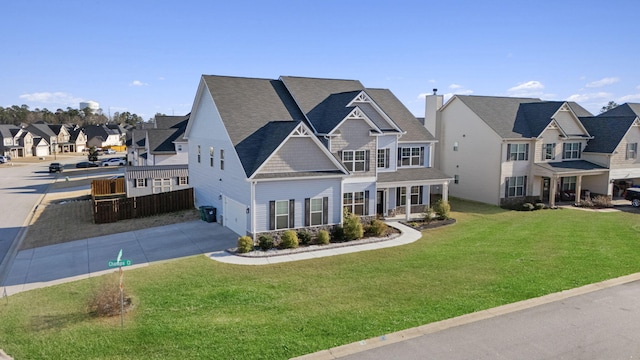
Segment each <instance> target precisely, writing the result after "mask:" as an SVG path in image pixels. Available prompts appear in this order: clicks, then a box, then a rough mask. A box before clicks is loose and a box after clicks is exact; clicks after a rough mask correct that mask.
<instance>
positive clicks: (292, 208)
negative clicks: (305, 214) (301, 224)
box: [289, 199, 296, 228]
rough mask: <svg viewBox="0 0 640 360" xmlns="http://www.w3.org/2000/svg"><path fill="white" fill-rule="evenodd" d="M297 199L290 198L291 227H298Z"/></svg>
mask: <svg viewBox="0 0 640 360" xmlns="http://www.w3.org/2000/svg"><path fill="white" fill-rule="evenodd" d="M295 214H296V201H295V200H294V199H291V200H289V227H290V228H294V227H296V218H295Z"/></svg>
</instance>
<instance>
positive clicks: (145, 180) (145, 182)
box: [144, 179, 149, 187]
mask: <svg viewBox="0 0 640 360" xmlns="http://www.w3.org/2000/svg"><path fill="white" fill-rule="evenodd" d="M148 180H149V179H144V187H147V186H149V183H148Z"/></svg>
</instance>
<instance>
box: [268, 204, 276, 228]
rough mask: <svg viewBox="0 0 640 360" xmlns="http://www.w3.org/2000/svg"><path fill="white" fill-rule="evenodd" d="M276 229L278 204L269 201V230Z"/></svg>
mask: <svg viewBox="0 0 640 360" xmlns="http://www.w3.org/2000/svg"><path fill="white" fill-rule="evenodd" d="M275 229H276V202H275V201H269V230H275Z"/></svg>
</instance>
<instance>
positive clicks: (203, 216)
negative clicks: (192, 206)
mask: <svg viewBox="0 0 640 360" xmlns="http://www.w3.org/2000/svg"><path fill="white" fill-rule="evenodd" d="M205 207H206V206H200V207H199V208H198V210H200V220H202V221H207V218H206V216H205V214H204V208H205Z"/></svg>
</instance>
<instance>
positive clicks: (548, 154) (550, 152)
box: [542, 144, 556, 160]
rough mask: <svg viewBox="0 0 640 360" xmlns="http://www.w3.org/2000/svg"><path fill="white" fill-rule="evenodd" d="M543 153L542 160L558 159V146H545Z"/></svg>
mask: <svg viewBox="0 0 640 360" xmlns="http://www.w3.org/2000/svg"><path fill="white" fill-rule="evenodd" d="M542 151H543V153H542V160H555V159H556V144H544V147H543V150H542Z"/></svg>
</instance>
